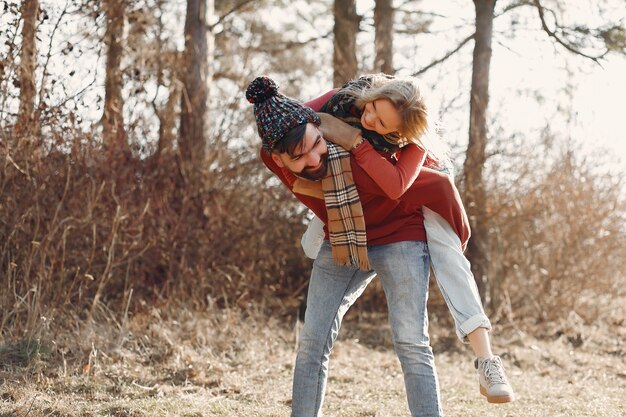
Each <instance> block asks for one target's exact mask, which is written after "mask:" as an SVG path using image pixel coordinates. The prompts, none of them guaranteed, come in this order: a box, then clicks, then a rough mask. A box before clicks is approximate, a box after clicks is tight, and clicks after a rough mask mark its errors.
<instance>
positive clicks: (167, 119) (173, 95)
mask: <svg viewBox="0 0 626 417" xmlns="http://www.w3.org/2000/svg"><path fill="white" fill-rule="evenodd" d="M180 90H181V89H180V87H179V86H178V85H177V83H176V80H175V79H172V81H171V84H170V88H169V97H168V98H167V102H166V104H165V108H163V109H162V110H158V109H156V108H155V112H156V115H157V117H158V118H159V143H158V147H157V157H158V156H160V155H163V154H168V153H170V152H171V151H172V149H173V148H174V127H175V124H176V119H175V117H176V103H178V102H179V100H180V92H181V91H180Z"/></svg>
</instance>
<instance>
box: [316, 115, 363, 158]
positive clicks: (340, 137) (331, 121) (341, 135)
mask: <svg viewBox="0 0 626 417" xmlns="http://www.w3.org/2000/svg"><path fill="white" fill-rule="evenodd" d="M317 115H318V116H319V117H320V119H321V120H322V124H321V125H320V130H321V131H322V136H323V137H324V139H326V140H327V141H329V142H332V143H334V144H335V145H339V146H341V147H342V148H344V149H345V150H346V151H350V150H352V149H353V148H354V146H355V145H356V144H358V143H359V142H360V141H361V129H357V128H356V127H352V126H350V125H349V124H347V123H345V122H342V121H341V120H339V119H337V118H336V117H333V116H331V115H330V114H328V113H317Z"/></svg>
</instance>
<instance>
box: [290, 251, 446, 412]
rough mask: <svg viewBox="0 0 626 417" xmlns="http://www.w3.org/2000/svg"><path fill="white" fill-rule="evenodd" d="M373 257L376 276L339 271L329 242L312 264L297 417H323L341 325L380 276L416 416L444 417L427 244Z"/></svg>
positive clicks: (353, 270)
mask: <svg viewBox="0 0 626 417" xmlns="http://www.w3.org/2000/svg"><path fill="white" fill-rule="evenodd" d="M368 256H369V261H370V264H371V266H372V268H373V271H369V272H363V271H359V270H358V269H356V268H353V267H346V266H339V265H337V264H336V263H335V262H334V261H333V257H332V253H331V247H330V244H329V242H328V241H324V243H323V244H322V247H321V249H320V251H319V254H318V255H317V258H316V260H315V262H314V263H313V271H312V273H311V281H310V283H309V292H308V297H307V309H306V315H305V320H304V326H303V329H302V332H301V334H300V344H299V347H298V355H297V358H296V366H295V371H294V381H293V403H292V416H293V417H314V416H315V417H319V416H321V415H322V412H321V408H322V404H323V402H324V392H325V390H326V380H327V377H328V363H329V356H330V351H331V350H332V347H333V343H334V342H335V339H336V338H337V334H338V332H339V327H340V326H341V320H342V319H343V316H344V315H345V313H346V312H347V311H348V309H349V308H350V306H351V305H352V304H353V303H354V302H355V301H356V299H357V298H358V297H359V296H360V295H361V294H362V293H363V290H365V287H366V286H367V284H369V283H370V281H372V279H373V278H374V277H375V276H376V275H378V277H379V278H380V280H381V283H382V285H383V288H384V291H385V295H386V297H387V305H388V310H389V321H390V323H391V329H392V334H393V343H394V347H395V351H396V354H397V355H398V358H399V359H400V364H401V366H402V372H403V374H404V384H405V387H406V394H407V399H408V403H409V409H410V410H411V415H412V416H420V417H430V416H440V415H441V407H440V402H439V385H438V381H437V377H436V372H435V362H434V357H433V352H432V349H431V347H430V344H429V338H428V316H427V311H426V301H427V299H428V273H429V264H430V259H429V254H428V246H427V244H426V242H422V241H411V242H397V243H391V244H388V245H380V246H370V247H369V248H368ZM364 360H366V359H365V358H364ZM372 366H375V364H372ZM372 382H373V383H374V384H382V383H383V381H372Z"/></svg>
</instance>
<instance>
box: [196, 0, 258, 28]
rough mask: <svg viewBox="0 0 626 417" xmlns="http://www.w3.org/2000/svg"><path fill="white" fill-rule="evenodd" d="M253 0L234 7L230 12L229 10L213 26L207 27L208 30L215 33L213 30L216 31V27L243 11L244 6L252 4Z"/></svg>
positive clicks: (246, 0)
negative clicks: (232, 15)
mask: <svg viewBox="0 0 626 417" xmlns="http://www.w3.org/2000/svg"><path fill="white" fill-rule="evenodd" d="M252 2H253V0H243V1H241V2H239V3H237V4H235V5H234V6H233V7H231V8H230V10H228V11H227V12H226V13H224V14H223V15H221V16H220V17H219V18H218V19H217V21H216V22H215V23H213V24H211V25H207V30H210V31H213V29H215V27H216V26H217V25H219V24H221V23H222V22H223V21H224V20H226V18H227V17H228V16H230V15H231V14H233V13H235V12H236V11H238V10H241V9H243V7H244V6H246V5H248V4H250V3H252Z"/></svg>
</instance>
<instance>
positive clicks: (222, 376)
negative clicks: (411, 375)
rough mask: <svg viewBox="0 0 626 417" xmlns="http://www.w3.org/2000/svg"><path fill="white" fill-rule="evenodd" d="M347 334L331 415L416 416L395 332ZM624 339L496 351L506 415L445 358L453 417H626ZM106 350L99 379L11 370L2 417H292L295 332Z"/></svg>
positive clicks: (232, 324)
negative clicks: (503, 374)
mask: <svg viewBox="0 0 626 417" xmlns="http://www.w3.org/2000/svg"><path fill="white" fill-rule="evenodd" d="M345 327H346V328H347V329H346V328H344V332H343V333H344V334H345V336H344V338H343V339H341V340H340V341H339V342H338V343H337V345H336V348H335V350H334V351H333V356H332V360H331V369H330V378H329V383H328V391H327V396H326V401H325V415H327V416H329V417H335V416H336V417H357V416H360V417H365V416H376V417H390V416H407V415H408V409H407V406H406V400H405V396H404V386H403V381H402V373H401V370H400V366H399V363H398V361H397V359H396V357H395V354H394V353H393V351H392V350H390V349H389V346H388V341H387V342H381V343H379V341H380V340H385V335H386V334H387V333H386V331H387V330H386V329H385V325H381V326H379V334H375V335H373V336H372V334H371V332H370V334H369V336H367V340H366V341H359V340H356V339H355V336H357V335H363V334H365V333H363V332H362V331H361V329H358V328H357V326H356V325H354V324H352V325H351V324H350V323H347V324H346V326H345ZM139 328H142V329H143V330H142V332H140V331H139ZM617 338H618V339H617V340H614V341H613V345H611V346H607V345H606V342H605V343H604V345H603V346H604V347H600V346H599V345H591V343H590V342H588V343H583V345H582V346H579V347H577V348H574V347H573V345H572V344H571V342H570V341H568V340H567V339H566V338H565V337H560V338H558V339H557V340H553V341H550V342H547V341H532V342H528V341H526V342H524V343H522V342H521V339H518V340H517V341H513V342H509V343H508V346H496V348H497V350H498V351H499V352H501V353H502V354H503V357H504V359H505V363H506V366H507V369H508V372H509V378H510V380H511V381H512V384H513V385H514V387H515V389H516V391H517V394H518V400H517V401H516V402H514V403H510V404H505V405H493V404H488V403H487V402H486V401H485V400H484V398H483V397H482V396H480V394H479V393H478V386H477V379H476V377H475V374H474V370H473V367H472V363H471V357H470V355H469V353H468V352H467V351H462V348H461V349H458V346H457V349H453V350H452V351H448V352H444V353H438V354H437V352H436V361H437V367H438V369H437V370H438V374H439V380H440V385H441V394H442V401H443V408H444V412H445V415H447V416H458V417H461V416H463V417H465V416H507V417H508V416H524V417H533V416H536V417H545V416H573V417H584V416H604V417H618V416H619V417H622V416H624V415H626V399H625V398H626V366H625V352H624V350H623V348H624V340H623V334H618V335H617ZM106 339H107V338H106V337H104V338H102V339H96V340H100V343H101V346H102V347H100V348H99V349H98V348H97V345H94V347H93V348H92V351H91V358H92V359H91V367H90V369H88V370H87V369H86V368H85V367H84V366H82V367H81V366H78V364H79V363H81V362H80V361H78V360H76V361H75V365H69V366H68V362H67V361H66V362H65V364H63V363H62V362H58V363H56V364H55V365H54V366H52V365H51V364H50V363H49V364H47V365H46V367H45V369H40V370H37V366H31V367H30V368H28V370H25V369H24V368H17V367H12V368H10V369H9V368H8V367H7V366H6V365H5V371H3V372H2V373H0V383H1V385H0V417H8V416H20V417H23V416H57V417H60V416H68V417H79V416H80V417H89V416H116V417H121V416H132V417H148V416H186V417H200V416H216V417H233V416H246V417H253V416H258V417H261V416H285V417H286V416H288V415H289V411H290V408H289V403H290V397H291V373H292V364H293V360H294V347H295V333H294V332H293V331H291V330H289V329H285V328H284V327H281V326H280V325H279V324H278V323H274V322H270V323H263V325H261V324H260V323H246V322H245V321H243V320H242V319H239V318H235V319H233V318H232V317H231V318H225V319H223V320H222V321H220V322H219V323H216V322H215V321H206V322H203V321H201V320H197V321H194V323H192V324H190V323H184V322H179V321H174V322H173V323H172V322H160V323H156V324H150V325H149V326H148V327H147V328H146V323H145V322H144V323H143V324H137V328H136V329H134V333H133V332H130V333H129V336H127V338H126V341H125V342H124V343H123V344H122V345H123V346H122V347H118V348H115V349H113V348H111V347H109V349H107V348H105V347H104V346H105V342H104V340H106ZM496 341H497V340H496ZM374 346H375V347H374ZM435 346H437V345H436V344H435ZM93 349H95V351H96V353H94V350H93ZM83 354H84V352H83ZM67 355H68V356H69V355H70V353H67ZM79 356H80V355H75V356H74V357H75V358H78V357H79ZM85 357H86V358H89V357H90V356H89V353H87V356H85ZM38 366H40V368H41V366H43V362H40V363H39V365H38ZM81 368H82V369H81Z"/></svg>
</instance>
